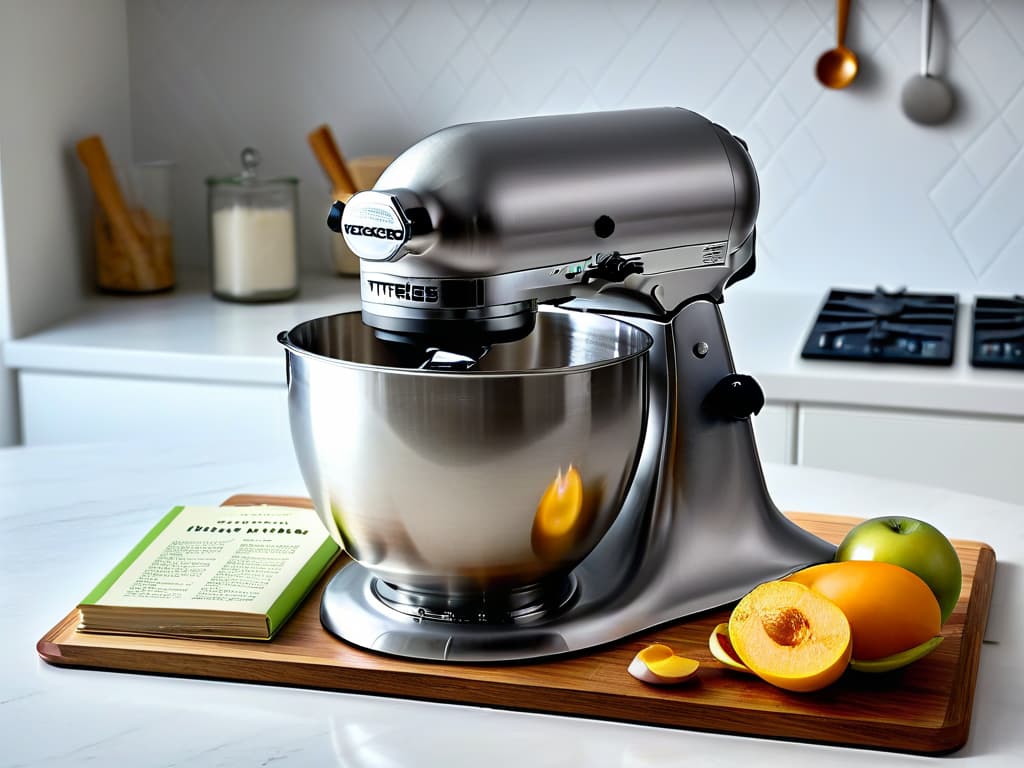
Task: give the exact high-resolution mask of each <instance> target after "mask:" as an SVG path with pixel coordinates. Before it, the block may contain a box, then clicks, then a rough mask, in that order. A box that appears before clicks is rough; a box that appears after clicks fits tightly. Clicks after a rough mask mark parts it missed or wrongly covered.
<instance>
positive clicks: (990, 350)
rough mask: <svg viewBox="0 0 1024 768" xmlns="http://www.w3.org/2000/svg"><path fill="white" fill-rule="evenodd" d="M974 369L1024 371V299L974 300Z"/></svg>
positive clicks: (972, 353) (972, 346)
mask: <svg viewBox="0 0 1024 768" xmlns="http://www.w3.org/2000/svg"><path fill="white" fill-rule="evenodd" d="M973 319H974V323H973V328H972V331H971V365H975V366H978V367H981V368H1024V296H1014V297H1013V298H1009V299H995V298H987V297H983V296H979V297H978V298H976V299H975V300H974V312H973Z"/></svg>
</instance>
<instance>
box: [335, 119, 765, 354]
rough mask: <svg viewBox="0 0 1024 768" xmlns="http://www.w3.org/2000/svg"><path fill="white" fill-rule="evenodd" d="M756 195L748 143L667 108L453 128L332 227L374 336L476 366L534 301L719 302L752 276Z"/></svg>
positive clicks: (352, 203)
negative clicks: (356, 279)
mask: <svg viewBox="0 0 1024 768" xmlns="http://www.w3.org/2000/svg"><path fill="white" fill-rule="evenodd" d="M758 199H759V196H758V185H757V176H756V173H755V171H754V167H753V164H752V162H751V160H750V157H749V155H748V154H747V152H746V149H745V146H744V145H743V143H742V142H741V141H740V140H739V139H737V138H735V137H734V136H732V135H731V134H730V133H729V132H728V131H726V130H725V129H723V128H721V127H720V126H717V125H715V124H713V123H711V122H710V121H708V120H707V119H705V118H704V117H701V116H700V115H697V114H695V113H693V112H689V111H687V110H684V109H674V108H660V109H643V110H628V111H621V112H605V113H594V114H580V115H561V116H554V117H535V118H524V119H520V120H502V121H494V122H484V123H471V124H466V125H459V126H454V127H451V128H446V129H444V130H441V131H439V132H437V133H435V134H433V135H431V136H428V137H427V138H425V139H423V140H422V141H420V142H419V143H417V144H415V145H414V146H413V147H411V148H410V149H408V150H407V151H406V152H404V153H403V154H402V155H401V156H400V157H398V158H397V159H396V160H395V161H394V162H393V163H392V164H391V166H389V167H388V169H387V170H386V171H385V172H384V174H383V175H382V176H381V177H380V179H379V180H378V181H377V185H376V187H375V188H374V189H373V190H370V191H366V192H360V193H358V194H356V195H354V196H353V197H352V198H351V199H350V200H349V201H348V203H347V204H342V203H340V202H339V203H336V204H335V206H334V208H333V209H332V211H331V216H330V218H329V220H328V223H329V225H330V226H331V228H332V229H334V230H335V231H337V232H340V233H341V234H342V235H343V236H344V237H345V240H346V242H347V244H348V245H349V247H350V248H351V250H352V251H353V252H354V253H356V254H357V255H358V256H359V257H360V259H361V298H362V314H363V320H364V322H365V323H366V324H367V325H370V326H371V327H373V328H374V329H376V330H377V331H378V334H379V335H380V336H381V337H382V338H387V339H392V340H404V341H409V342H412V343H413V346H414V347H415V348H416V349H417V350H418V351H417V352H415V353H413V357H416V356H418V355H420V354H421V353H422V350H424V349H425V348H426V347H431V346H436V347H440V348H442V349H445V350H449V351H455V352H457V353H459V354H464V355H467V356H470V355H472V354H475V352H474V350H479V349H486V348H487V346H488V345H490V344H493V343H498V342H503V341H513V340H516V339H519V338H522V337H524V336H526V335H527V334H528V333H529V332H530V331H531V330H532V328H533V326H534V319H535V315H536V311H537V304H538V302H561V301H565V300H569V299H572V298H574V297H589V298H594V297H600V296H602V295H604V296H612V295H616V296H618V297H619V298H620V299H621V297H623V296H627V297H628V298H629V300H630V301H631V302H633V303H634V304H635V306H636V307H637V308H638V311H639V312H640V313H641V314H646V315H649V316H664V317H668V316H671V315H672V314H673V313H674V312H675V311H676V310H677V309H678V308H679V307H680V306H682V305H683V304H685V303H686V302H687V301H688V300H689V299H691V298H693V297H695V296H710V297H711V298H713V299H715V300H720V299H721V292H722V290H723V288H724V287H725V286H726V284H728V283H729V282H730V281H731V280H733V279H736V278H738V277H740V276H745V275H746V274H749V272H751V271H752V267H753V250H754V249H753V242H754V221H755V219H756V216H757V208H758ZM598 308H599V305H598Z"/></svg>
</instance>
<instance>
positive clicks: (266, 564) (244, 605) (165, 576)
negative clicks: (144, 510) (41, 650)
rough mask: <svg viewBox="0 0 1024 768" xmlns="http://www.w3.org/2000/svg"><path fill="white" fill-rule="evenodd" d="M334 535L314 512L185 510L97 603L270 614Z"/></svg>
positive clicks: (250, 509) (264, 509)
mask: <svg viewBox="0 0 1024 768" xmlns="http://www.w3.org/2000/svg"><path fill="white" fill-rule="evenodd" d="M327 538H328V534H327V530H326V528H324V525H323V523H322V522H321V521H320V518H319V517H318V516H317V514H316V512H315V511H313V510H311V509H300V508H293V507H266V506H264V507H184V508H183V509H182V510H181V512H180V513H179V514H178V515H177V516H176V517H175V518H174V519H173V520H172V521H171V522H170V524H169V525H167V527H166V528H164V530H162V531H161V532H160V533H159V534H158V535H157V537H156V538H155V539H154V540H153V541H152V542H151V543H150V544H149V546H148V547H146V549H145V550H144V551H143V552H142V553H141V554H140V555H139V556H138V558H137V559H136V560H135V561H134V562H133V563H132V564H131V565H129V566H128V568H127V569H126V570H125V571H124V572H123V573H122V574H121V575H120V576H119V577H118V578H117V579H116V580H115V581H114V583H113V584H111V586H110V587H109V589H107V591H106V592H105V593H104V594H103V595H102V596H101V597H100V598H98V599H97V600H96V601H95V604H96V605H117V606H125V607H146V608H176V609H191V610H213V611H242V612H253V613H265V612H266V611H267V610H268V609H269V608H270V606H271V604H272V603H273V602H274V600H275V599H276V598H277V597H278V596H279V595H280V594H281V592H282V591H283V590H284V589H285V587H287V586H288V584H289V582H290V581H291V580H292V578H294V576H295V574H296V573H298V571H299V570H300V569H301V568H302V567H303V565H305V563H306V562H307V561H308V560H309V559H310V558H311V557H312V556H313V555H314V554H315V553H316V551H317V549H318V548H319V547H320V545H322V544H323V543H324V541H326V539H327Z"/></svg>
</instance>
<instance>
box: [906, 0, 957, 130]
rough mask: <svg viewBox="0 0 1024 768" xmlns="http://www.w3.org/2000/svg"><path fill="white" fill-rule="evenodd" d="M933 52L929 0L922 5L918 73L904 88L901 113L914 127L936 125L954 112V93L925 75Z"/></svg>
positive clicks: (930, 2)
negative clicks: (919, 67) (916, 124)
mask: <svg viewBox="0 0 1024 768" xmlns="http://www.w3.org/2000/svg"><path fill="white" fill-rule="evenodd" d="M931 50H932V0H922V2H921V71H920V73H919V74H917V75H914V76H913V77H912V78H910V79H909V80H908V81H907V82H906V84H904V86H903V91H902V92H901V94H900V102H901V103H902V105H903V112H904V114H906V116H907V117H909V118H910V119H911V120H913V121H914V122H915V123H920V124H921V125H938V124H939V123H942V122H944V121H945V120H946V118H948V117H949V115H950V113H952V111H953V101H954V100H953V90H952V89H951V88H950V87H949V85H948V84H947V83H946V82H945V81H943V80H942V79H940V78H938V77H934V76H932V75H931V74H929V73H928V65H929V60H930V59H931Z"/></svg>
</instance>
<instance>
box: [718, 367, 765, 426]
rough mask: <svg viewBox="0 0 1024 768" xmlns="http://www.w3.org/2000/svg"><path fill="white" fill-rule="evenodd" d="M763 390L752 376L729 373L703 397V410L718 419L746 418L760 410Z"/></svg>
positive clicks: (762, 404) (762, 401)
mask: <svg viewBox="0 0 1024 768" xmlns="http://www.w3.org/2000/svg"><path fill="white" fill-rule="evenodd" d="M763 407H764V392H763V391H762V390H761V385H760V384H758V383H757V380H756V379H755V378H754V377H753V376H747V375H746V374H742V373H730V374H729V375H728V376H726V377H725V378H723V379H722V380H721V381H719V382H718V383H717V384H715V386H713V387H712V388H711V391H710V392H708V394H707V397H705V398H704V411H705V413H707V414H708V415H709V416H712V417H714V418H719V419H746V418H749V417H750V416H751V415H752V414H757V413H760V412H761V409H762V408H763Z"/></svg>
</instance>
